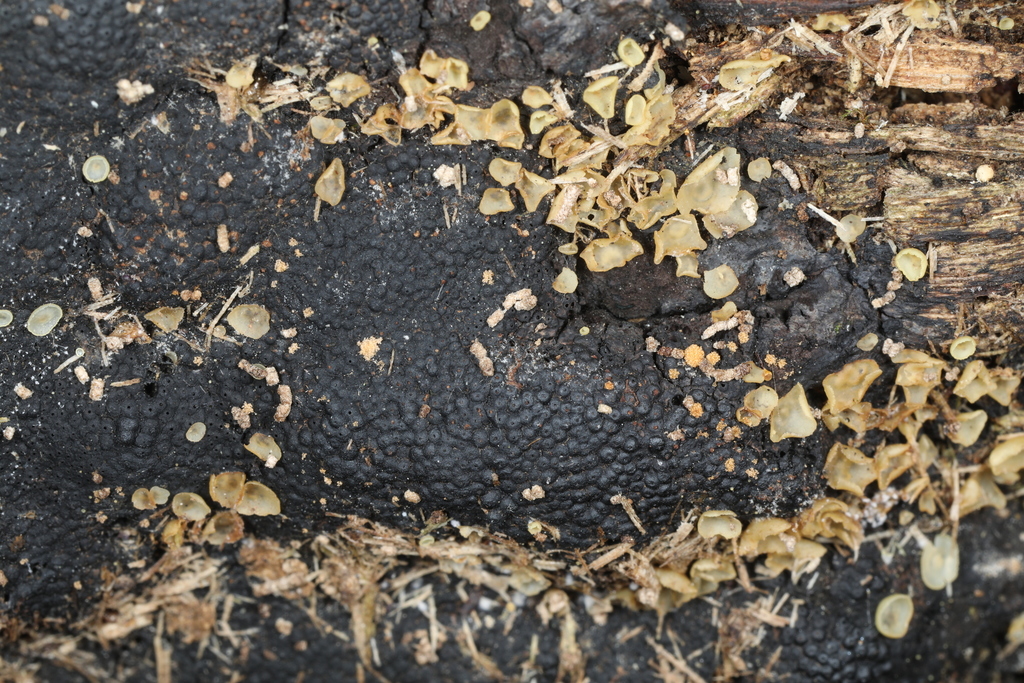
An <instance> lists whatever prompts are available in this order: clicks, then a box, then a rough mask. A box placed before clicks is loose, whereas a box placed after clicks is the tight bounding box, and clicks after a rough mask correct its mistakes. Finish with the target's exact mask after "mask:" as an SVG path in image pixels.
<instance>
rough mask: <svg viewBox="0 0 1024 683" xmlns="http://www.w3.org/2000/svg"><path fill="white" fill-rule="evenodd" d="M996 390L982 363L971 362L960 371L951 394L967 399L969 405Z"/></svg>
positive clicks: (990, 375) (989, 374)
mask: <svg viewBox="0 0 1024 683" xmlns="http://www.w3.org/2000/svg"><path fill="white" fill-rule="evenodd" d="M996 389H997V384H996V380H995V378H994V377H993V376H992V373H991V372H989V370H988V368H986V367H985V363H984V361H981V360H972V361H971V362H970V363H968V364H967V365H965V366H964V369H963V370H961V371H960V377H959V378H958V379H957V382H956V386H954V387H953V394H954V395H955V396H960V397H962V398H965V399H967V400H968V401H969V402H971V403H977V402H978V400H979V399H980V398H981V397H982V396H985V395H986V394H989V393H990V392H992V391H995V390H996Z"/></svg>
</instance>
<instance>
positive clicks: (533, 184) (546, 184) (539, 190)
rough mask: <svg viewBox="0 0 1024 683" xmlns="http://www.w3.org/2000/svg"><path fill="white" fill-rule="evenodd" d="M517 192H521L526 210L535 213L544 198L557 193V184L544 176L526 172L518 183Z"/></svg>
mask: <svg viewBox="0 0 1024 683" xmlns="http://www.w3.org/2000/svg"><path fill="white" fill-rule="evenodd" d="M516 190H518V191H519V196H520V197H522V199H523V204H525V205H526V210H527V211H530V212H533V211H536V210H537V207H538V206H540V202H541V200H542V199H544V197H546V196H547V195H549V194H551V193H552V192H554V191H555V184H554V183H552V182H551V181H550V180H548V179H547V178H544V177H543V176H539V175H537V174H536V173H531V172H530V171H525V170H524V171H523V173H522V175H520V176H519V179H518V180H517V181H516Z"/></svg>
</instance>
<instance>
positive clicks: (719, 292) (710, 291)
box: [704, 264, 740, 299]
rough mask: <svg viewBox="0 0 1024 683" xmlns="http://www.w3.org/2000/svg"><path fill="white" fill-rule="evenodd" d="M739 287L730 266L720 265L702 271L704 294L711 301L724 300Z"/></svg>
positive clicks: (738, 282)
mask: <svg viewBox="0 0 1024 683" xmlns="http://www.w3.org/2000/svg"><path fill="white" fill-rule="evenodd" d="M739 286H740V281H739V278H737V277H736V271H734V270H733V269H732V266H729V265H726V264H722V265H720V266H718V267H717V268H712V269H711V270H705V271H704V293H705V294H707V295H708V296H709V297H711V298H712V299H724V298H725V297H727V296H729V295H731V294H732V293H733V292H735V291H736V288H737V287H739Z"/></svg>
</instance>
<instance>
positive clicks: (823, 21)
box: [811, 12, 852, 33]
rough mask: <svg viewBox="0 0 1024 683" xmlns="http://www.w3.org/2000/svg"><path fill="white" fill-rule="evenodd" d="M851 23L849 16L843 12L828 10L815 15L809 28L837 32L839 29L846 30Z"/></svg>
mask: <svg viewBox="0 0 1024 683" xmlns="http://www.w3.org/2000/svg"><path fill="white" fill-rule="evenodd" d="M851 25H852V24H850V20H849V18H847V16H846V15H845V14H837V13H831V12H828V13H824V14H819V15H818V16H816V17H815V18H814V23H813V24H811V28H812V29H814V30H815V31H829V32H831V33H838V32H840V31H848V30H849V29H850V26H851Z"/></svg>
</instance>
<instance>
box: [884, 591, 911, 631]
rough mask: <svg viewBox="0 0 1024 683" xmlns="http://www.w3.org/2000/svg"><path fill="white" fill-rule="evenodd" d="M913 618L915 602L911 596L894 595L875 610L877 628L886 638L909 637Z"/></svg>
mask: <svg viewBox="0 0 1024 683" xmlns="http://www.w3.org/2000/svg"><path fill="white" fill-rule="evenodd" d="M913 617H914V602H913V601H912V600H911V599H910V596H909V595H906V594H904V593H894V594H892V595H889V596H887V597H885V598H883V599H882V601H881V602H880V603H878V608H877V609H875V628H876V629H878V632H879V633H881V634H882V635H883V636H885V637H886V638H893V639H898V638H902V637H903V636H905V635H907V630H908V629H909V628H910V620H911V619H912V618H913Z"/></svg>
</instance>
